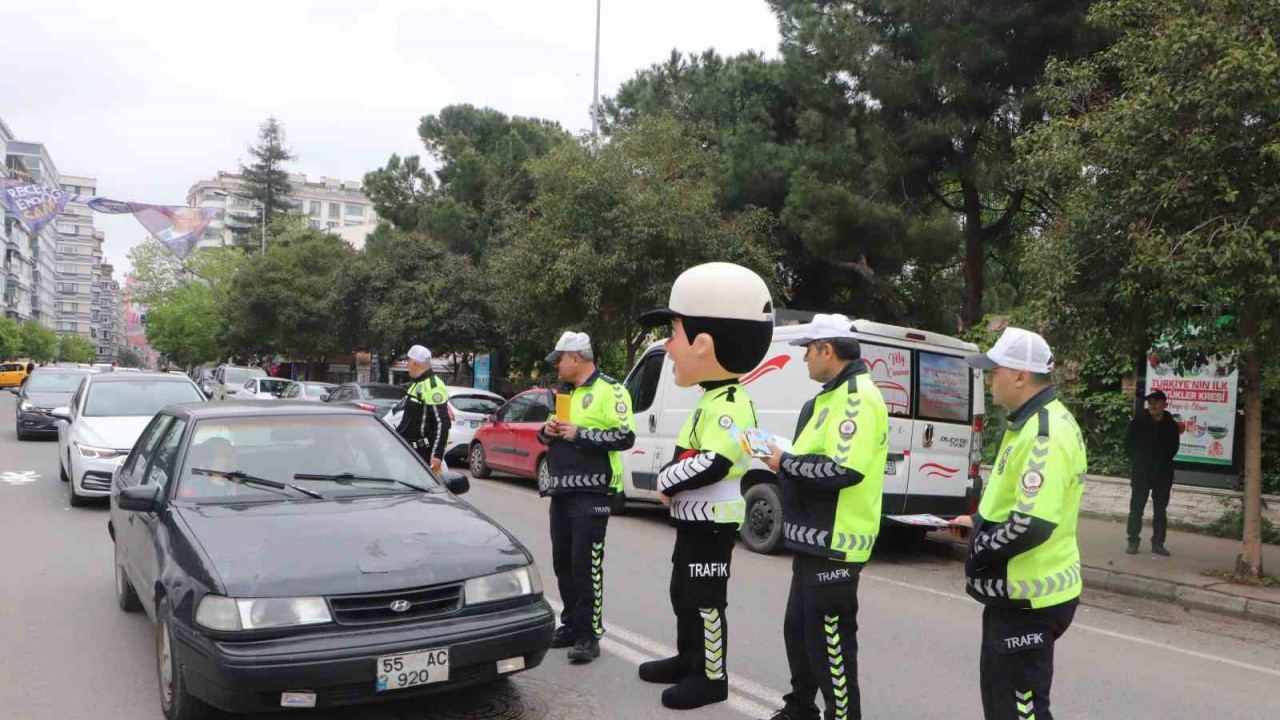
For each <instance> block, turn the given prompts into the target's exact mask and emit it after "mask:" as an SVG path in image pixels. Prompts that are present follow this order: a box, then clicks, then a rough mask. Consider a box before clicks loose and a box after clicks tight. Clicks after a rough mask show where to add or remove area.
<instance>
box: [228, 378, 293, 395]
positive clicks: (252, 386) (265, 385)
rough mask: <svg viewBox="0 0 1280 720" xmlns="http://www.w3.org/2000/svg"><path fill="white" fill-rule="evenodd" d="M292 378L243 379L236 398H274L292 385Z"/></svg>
mask: <svg viewBox="0 0 1280 720" xmlns="http://www.w3.org/2000/svg"><path fill="white" fill-rule="evenodd" d="M293 384H294V382H293V381H292V380H286V379H284V378H274V377H253V378H249V379H248V380H245V381H244V386H243V387H242V388H241V390H240V393H239V394H238V395H236V399H237V400H275V399H276V398H278V397H280V396H281V394H282V393H284V391H286V390H288V389H289V386H290V385H293Z"/></svg>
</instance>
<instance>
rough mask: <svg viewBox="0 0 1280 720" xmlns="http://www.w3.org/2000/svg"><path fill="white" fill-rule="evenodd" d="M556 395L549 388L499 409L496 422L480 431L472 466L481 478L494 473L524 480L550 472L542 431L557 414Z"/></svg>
mask: <svg viewBox="0 0 1280 720" xmlns="http://www.w3.org/2000/svg"><path fill="white" fill-rule="evenodd" d="M555 407H556V398H555V393H554V392H552V391H551V390H548V389H546V388H535V389H533V390H526V391H524V392H522V393H520V394H519V395H516V396H515V397H513V398H511V400H509V401H508V402H507V404H506V405H503V406H502V407H501V408H499V409H498V412H497V413H495V414H494V416H493V422H489V423H486V424H484V425H482V426H481V427H480V429H479V430H476V434H475V438H474V439H473V440H472V441H471V448H470V453H469V454H468V456H467V458H468V465H469V466H470V468H471V474H472V475H474V476H476V477H478V478H486V477H489V474H490V473H491V472H492V471H493V470H498V471H500V472H503V473H507V474H510V475H515V476H516V477H523V478H540V479H541V478H542V477H543V476H544V475H545V474H546V472H547V463H546V452H547V446H545V445H543V444H542V443H540V442H538V428H540V427H542V424H543V423H545V422H546V421H547V418H549V417H551V414H552V413H554V412H555Z"/></svg>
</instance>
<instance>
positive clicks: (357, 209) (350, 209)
mask: <svg viewBox="0 0 1280 720" xmlns="http://www.w3.org/2000/svg"><path fill="white" fill-rule="evenodd" d="M347 217H358V218H362V217H364V206H363V205H357V204H356V203H347Z"/></svg>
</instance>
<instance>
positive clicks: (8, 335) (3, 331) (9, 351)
mask: <svg viewBox="0 0 1280 720" xmlns="http://www.w3.org/2000/svg"><path fill="white" fill-rule="evenodd" d="M20 352H22V326H21V325H19V324H18V321H17V320H11V319H9V318H6V317H0V358H5V359H12V358H16V357H18V353H20Z"/></svg>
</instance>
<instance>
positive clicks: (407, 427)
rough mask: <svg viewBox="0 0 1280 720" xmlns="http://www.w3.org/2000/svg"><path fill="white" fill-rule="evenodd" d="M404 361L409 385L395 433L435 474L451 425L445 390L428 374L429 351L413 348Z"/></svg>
mask: <svg viewBox="0 0 1280 720" xmlns="http://www.w3.org/2000/svg"><path fill="white" fill-rule="evenodd" d="M407 360H408V364H409V379H410V381H411V382H410V383H409V388H408V390H407V391H406V394H407V396H408V399H407V400H406V401H405V406H404V414H403V415H401V416H400V424H399V425H397V426H396V432H398V433H400V436H401V437H403V438H404V439H405V440H408V441H409V444H410V445H412V446H413V448H414V449H415V450H417V451H418V454H419V455H421V456H422V459H423V460H426V461H427V462H429V463H430V464H431V469H432V470H434V471H435V472H436V473H439V472H440V470H441V461H442V460H443V459H444V451H445V445H446V443H448V442H449V429H450V427H451V426H452V424H453V423H452V421H451V420H450V419H449V407H448V403H449V390H448V389H447V388H446V387H445V385H444V381H443V380H441V379H440V378H438V377H436V374H435V372H433V371H432V370H431V351H430V350H428V349H426V348H425V347H423V346H421V345H414V346H413V347H411V348H409V354H408V358H407Z"/></svg>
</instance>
